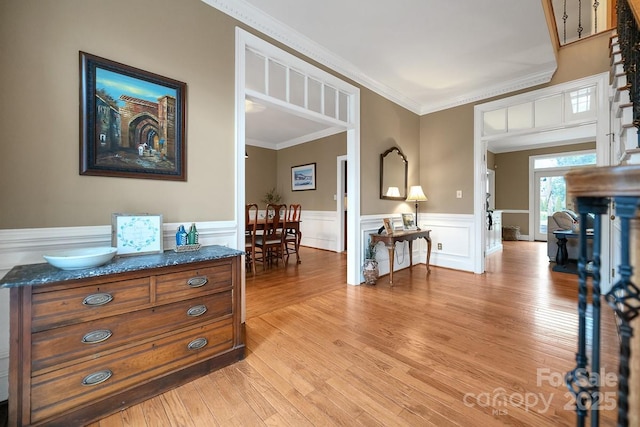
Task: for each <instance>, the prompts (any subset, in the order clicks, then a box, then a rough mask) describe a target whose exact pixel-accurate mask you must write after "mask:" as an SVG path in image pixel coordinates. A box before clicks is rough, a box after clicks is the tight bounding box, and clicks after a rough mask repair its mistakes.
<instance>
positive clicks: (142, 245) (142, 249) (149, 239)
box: [111, 213, 163, 255]
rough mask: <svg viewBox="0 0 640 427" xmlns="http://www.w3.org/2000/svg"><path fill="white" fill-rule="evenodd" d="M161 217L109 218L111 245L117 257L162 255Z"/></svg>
mask: <svg viewBox="0 0 640 427" xmlns="http://www.w3.org/2000/svg"><path fill="white" fill-rule="evenodd" d="M162 238H163V236H162V215H154V214H146V213H145V214H123V213H114V214H113V215H112V216H111V245H112V246H113V247H115V248H117V250H118V251H117V254H118V255H142V254H149V253H162V251H163V241H162Z"/></svg>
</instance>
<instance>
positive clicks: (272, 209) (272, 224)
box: [254, 203, 287, 270]
mask: <svg viewBox="0 0 640 427" xmlns="http://www.w3.org/2000/svg"><path fill="white" fill-rule="evenodd" d="M264 221H265V223H264V231H263V233H262V234H261V235H257V236H256V255H255V258H254V259H255V260H256V261H257V262H261V263H262V269H263V270H265V269H266V266H267V264H269V265H271V264H273V263H274V261H275V263H276V264H277V263H278V260H279V259H281V260H282V261H283V263H284V261H285V255H286V250H285V245H284V236H285V235H286V226H287V216H286V205H277V204H272V203H269V204H268V205H267V208H266V211H265V218H264Z"/></svg>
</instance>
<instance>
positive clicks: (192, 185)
mask: <svg viewBox="0 0 640 427" xmlns="http://www.w3.org/2000/svg"><path fill="white" fill-rule="evenodd" d="M236 24H237V22H236V21H235V20H233V19H231V18H230V17H228V16H227V15H224V14H222V13H221V12H219V11H217V10H215V9H213V8H212V7H210V6H208V5H206V4H204V3H203V2H201V1H200V0H183V1H180V2H176V1H171V0H136V1H135V2H131V1H129V0H109V1H107V0H94V1H84V0H56V1H55V2H52V1H48V2H47V1H45V2H41V1H38V2H36V1H24V0H4V1H2V2H0V51H1V52H2V59H3V61H2V67H0V85H1V86H0V89H2V93H3V97H4V99H5V101H4V102H2V104H1V107H0V108H1V109H0V129H2V142H1V143H0V162H1V163H0V174H1V175H0V178H1V179H2V182H3V183H4V185H2V186H1V189H0V198H1V200H2V201H3V206H2V209H0V228H30V227H55V226H80V225H104V224H109V222H110V215H111V213H113V212H158V213H163V214H164V219H165V221H166V222H178V221H203V220H231V219H233V212H234V204H235V203H234V200H235V194H233V192H232V190H230V189H233V188H234V177H235V168H234V164H235V157H234V156H235V155H234V143H233V141H234V111H233V106H234V103H235V100H234V89H233V88H234V49H235V45H234V37H235V25H236ZM252 32H254V33H255V31H252ZM582 43H584V44H582V45H581V46H578V45H576V46H578V47H572V48H571V50H568V51H566V53H563V52H561V55H560V58H561V61H562V63H561V65H560V67H559V70H558V73H557V76H558V77H557V78H556V77H554V81H553V82H552V83H554V84H555V83H559V82H560V79H562V81H566V80H572V79H575V78H579V77H583V76H587V75H592V74H595V73H597V72H602V71H606V70H607V69H608V62H607V60H606V58H607V43H606V40H605V38H603V37H596V38H594V39H593V40H591V39H590V40H588V41H585V42H582ZM79 50H82V51H85V52H89V53H92V54H95V55H98V56H102V57H105V58H108V59H112V60H116V61H118V62H122V63H125V64H128V65H131V66H134V67H138V68H141V69H144V70H147V71H151V72H154V73H157V74H160V75H163V76H167V77H170V78H173V79H176V80H180V81H183V82H186V83H187V130H186V137H187V150H186V151H187V156H186V158H187V179H188V181H187V182H167V181H158V180H142V179H126V178H107V177H88V176H80V175H79V174H78V157H79V131H78V113H79V112H78V96H79V94H78V90H79V89H78V88H79V69H78V51H79ZM583 53H584V54H586V55H588V56H589V57H590V58H589V59H585V60H584V61H580V63H581V64H582V65H581V66H579V67H578V66H576V65H575V64H576V61H577V59H576V57H580V55H582V54H583ZM565 57H566V59H563V58H565ZM594 58H595V59H594ZM603 58H604V59H603ZM565 61H566V62H565ZM483 102H484V101H483ZM393 145H396V146H398V147H400V149H401V150H402V151H403V152H404V153H405V155H406V156H407V158H408V160H409V185H415V184H417V183H418V182H419V183H420V184H421V185H422V186H423V188H424V190H425V192H426V194H427V197H429V201H428V202H426V203H422V204H421V205H420V209H421V211H423V212H425V211H427V212H451V213H471V212H473V207H472V199H473V198H472V189H473V106H472V105H471V104H469V105H465V106H461V107H456V108H453V109H450V110H446V111H442V112H438V113H434V114H429V115H426V116H423V117H422V118H419V117H418V116H417V115H415V114H413V113H411V112H409V111H408V110H406V109H404V108H402V107H399V106H398V105H395V104H394V103H392V102H391V101H388V100H386V99H384V98H382V97H381V96H379V95H377V94H375V93H373V92H371V91H370V90H367V89H362V92H361V176H360V177H359V179H360V189H361V198H362V202H361V213H362V214H376V213H388V212H390V211H396V212H398V211H404V210H406V209H407V208H408V207H409V206H408V205H407V204H406V203H402V202H393V201H386V200H380V199H379V188H378V182H379V170H378V169H379V155H380V154H381V153H382V152H383V151H384V150H386V149H387V148H389V147H390V146H393ZM298 163H301V162H298ZM332 175H333V174H332ZM334 179H335V178H334ZM456 190H463V194H464V197H463V198H462V199H456V198H455V191H456ZM332 191H333V190H332ZM331 194H333V193H331Z"/></svg>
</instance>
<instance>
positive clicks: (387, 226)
mask: <svg viewBox="0 0 640 427" xmlns="http://www.w3.org/2000/svg"><path fill="white" fill-rule="evenodd" d="M382 224H383V226H384V231H385V232H386V233H387V234H393V223H392V222H391V218H383V219H382Z"/></svg>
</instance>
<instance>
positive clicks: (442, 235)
mask: <svg viewBox="0 0 640 427" xmlns="http://www.w3.org/2000/svg"><path fill="white" fill-rule="evenodd" d="M418 223H419V224H420V228H422V229H431V241H432V247H431V265H436V266H440V267H446V268H453V269H456V270H465V271H473V265H474V257H475V253H474V252H475V251H474V249H473V248H474V247H475V241H474V225H473V215H465V214H423V215H420V218H419V222H418ZM438 243H441V244H442V249H438ZM424 249H425V258H426V245H424Z"/></svg>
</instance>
